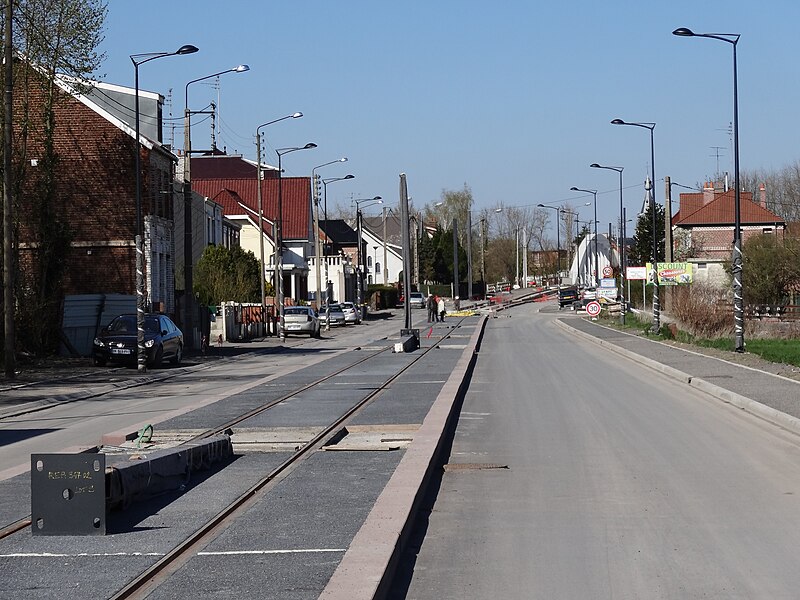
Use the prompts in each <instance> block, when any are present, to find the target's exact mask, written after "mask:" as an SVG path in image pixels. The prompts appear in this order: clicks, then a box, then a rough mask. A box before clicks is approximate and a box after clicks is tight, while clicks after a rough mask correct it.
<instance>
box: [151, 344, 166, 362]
mask: <svg viewBox="0 0 800 600" xmlns="http://www.w3.org/2000/svg"><path fill="white" fill-rule="evenodd" d="M163 358H164V347H163V346H159V347H158V349H157V350H156V353H155V355H154V356H153V363H152V365H151V366H153V367H160V366H161V359H163Z"/></svg>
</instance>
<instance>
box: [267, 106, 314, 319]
mask: <svg viewBox="0 0 800 600" xmlns="http://www.w3.org/2000/svg"><path fill="white" fill-rule="evenodd" d="M302 116H303V113H301V112H296V113H292V114H291V115H286V116H285V117H281V118H280V119H273V120H272V121H267V122H266V123H262V124H261V125H259V126H258V127H256V159H257V164H256V173H257V176H256V177H257V182H258V187H257V188H256V190H257V195H258V240H259V244H258V245H259V264H260V266H261V321H262V323H263V326H264V333H265V334H266V325H267V321H266V318H265V317H266V314H267V301H266V298H265V290H264V279H265V277H266V268H265V266H264V199H263V195H262V194H263V192H262V191H261V130H262V129H263V128H264V127H266V126H267V125H272V124H273V123H279V122H280V121H285V120H286V119H299V118H300V117H302Z"/></svg>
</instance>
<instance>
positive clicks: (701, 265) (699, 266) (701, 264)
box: [697, 263, 708, 271]
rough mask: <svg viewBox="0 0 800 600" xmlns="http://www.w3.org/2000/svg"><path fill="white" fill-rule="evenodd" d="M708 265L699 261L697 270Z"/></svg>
mask: <svg viewBox="0 0 800 600" xmlns="http://www.w3.org/2000/svg"><path fill="white" fill-rule="evenodd" d="M707 267H708V263H697V270H698V271H700V270H702V269H705V268H707Z"/></svg>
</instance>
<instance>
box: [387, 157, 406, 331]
mask: <svg viewBox="0 0 800 600" xmlns="http://www.w3.org/2000/svg"><path fill="white" fill-rule="evenodd" d="M408 225H409V216H408V185H407V183H406V174H405V173H400V227H401V231H400V235H401V236H402V245H403V290H404V291H405V294H404V296H405V301H404V302H403V324H404V326H405V329H410V328H411V304H410V301H409V299H410V297H411V293H410V290H411V273H410V270H411V256H410V246H411V235H410V232H409V227H408ZM385 268H386V265H385V264H384V269H385Z"/></svg>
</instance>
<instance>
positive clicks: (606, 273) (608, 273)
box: [603, 266, 614, 277]
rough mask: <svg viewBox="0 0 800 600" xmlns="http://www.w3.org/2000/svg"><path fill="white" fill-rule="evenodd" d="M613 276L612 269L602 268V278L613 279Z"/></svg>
mask: <svg viewBox="0 0 800 600" xmlns="http://www.w3.org/2000/svg"><path fill="white" fill-rule="evenodd" d="M613 276H614V269H612V268H611V267H610V266H605V267H603V277H613Z"/></svg>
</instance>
